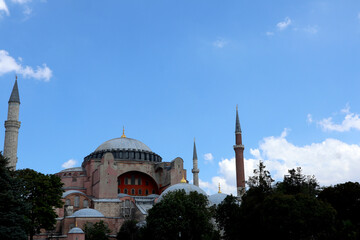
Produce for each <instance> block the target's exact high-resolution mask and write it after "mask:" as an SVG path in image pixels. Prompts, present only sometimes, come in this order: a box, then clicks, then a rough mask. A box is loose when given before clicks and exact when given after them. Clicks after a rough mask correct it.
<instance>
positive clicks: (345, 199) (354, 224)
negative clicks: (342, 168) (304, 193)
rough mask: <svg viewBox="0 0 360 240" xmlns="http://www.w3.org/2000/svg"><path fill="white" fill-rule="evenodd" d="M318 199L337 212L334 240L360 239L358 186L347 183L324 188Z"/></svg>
mask: <svg viewBox="0 0 360 240" xmlns="http://www.w3.org/2000/svg"><path fill="white" fill-rule="evenodd" d="M319 199H322V200H323V201H326V202H328V203H330V204H331V206H333V208H335V210H336V212H337V219H336V236H335V239H360V184H359V183H358V182H355V183H353V182H347V183H343V184H337V185H335V186H330V187H326V188H324V189H323V190H322V191H321V192H320V193H319Z"/></svg>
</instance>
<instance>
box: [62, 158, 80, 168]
mask: <svg viewBox="0 0 360 240" xmlns="http://www.w3.org/2000/svg"><path fill="white" fill-rule="evenodd" d="M76 164H77V161H76V160H74V159H69V160H68V161H66V162H64V163H63V164H62V165H61V167H63V168H72V167H74V166H75V165H76Z"/></svg>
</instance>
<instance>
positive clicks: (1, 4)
mask: <svg viewBox="0 0 360 240" xmlns="http://www.w3.org/2000/svg"><path fill="white" fill-rule="evenodd" d="M2 12H5V14H6V15H8V16H9V15H10V12H9V9H8V7H7V5H6V3H5V1H4V0H0V17H1V14H2Z"/></svg>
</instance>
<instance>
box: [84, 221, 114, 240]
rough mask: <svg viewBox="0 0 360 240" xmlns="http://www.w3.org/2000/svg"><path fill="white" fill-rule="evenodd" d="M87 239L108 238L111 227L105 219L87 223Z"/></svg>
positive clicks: (98, 239) (104, 239)
mask: <svg viewBox="0 0 360 240" xmlns="http://www.w3.org/2000/svg"><path fill="white" fill-rule="evenodd" d="M84 232H85V240H108V239H109V238H108V237H107V234H109V233H110V229H109V227H108V226H107V225H106V224H105V223H104V221H102V220H101V221H100V222H97V223H95V224H93V225H92V224H86V225H85V229H84Z"/></svg>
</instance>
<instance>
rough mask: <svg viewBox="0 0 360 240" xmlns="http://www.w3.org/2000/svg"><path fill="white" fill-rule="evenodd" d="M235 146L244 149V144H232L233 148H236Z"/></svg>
mask: <svg viewBox="0 0 360 240" xmlns="http://www.w3.org/2000/svg"><path fill="white" fill-rule="evenodd" d="M237 148H240V149H244V148H245V147H244V145H242V144H240V145H234V149H237Z"/></svg>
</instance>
